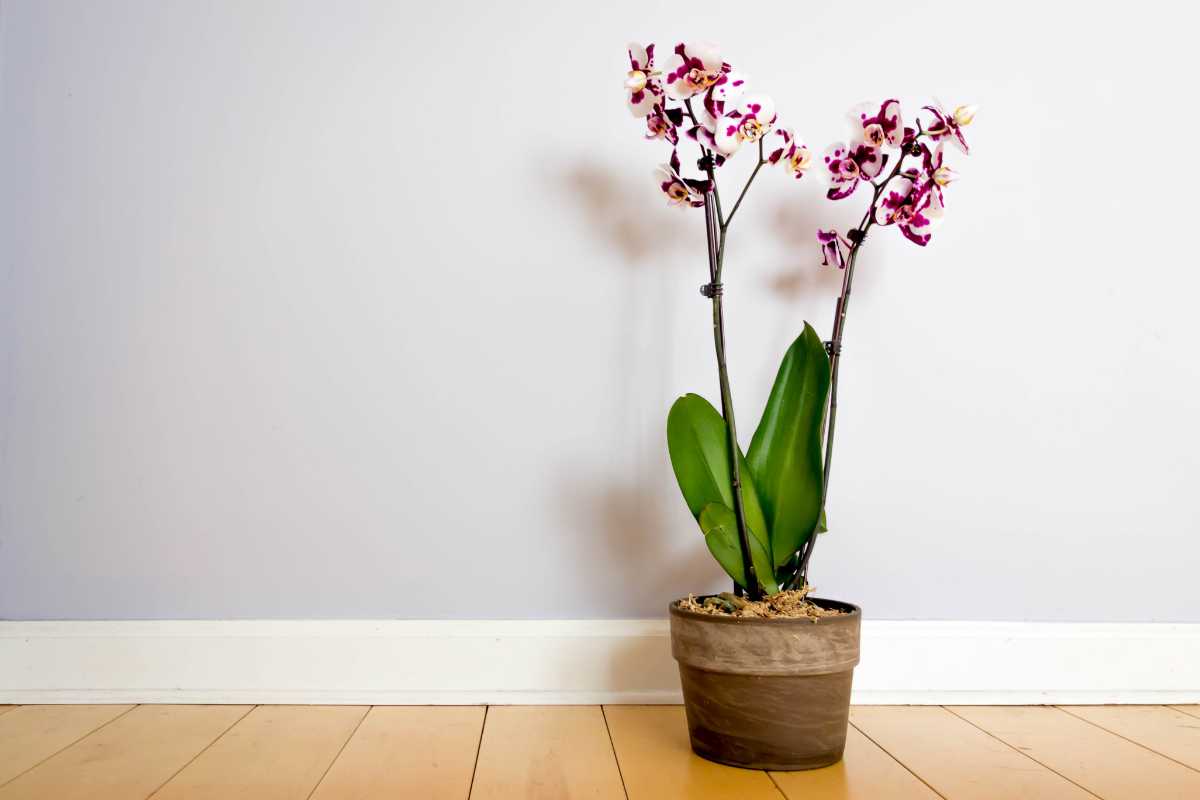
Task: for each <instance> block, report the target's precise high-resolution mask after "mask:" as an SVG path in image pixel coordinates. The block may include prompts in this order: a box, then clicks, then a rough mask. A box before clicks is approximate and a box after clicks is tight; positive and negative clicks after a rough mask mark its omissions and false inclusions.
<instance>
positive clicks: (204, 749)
mask: <svg viewBox="0 0 1200 800" xmlns="http://www.w3.org/2000/svg"><path fill="white" fill-rule="evenodd" d="M256 708H258V706H250V708H249V709H248V710H247V711H246V713H245V714H242V715H241V716H240V717H238V718H237V719H235V720H234V721H233V722H231V723H229V726H228V727H226V728H225V730H223V731H221V732H220V733H218V734H217V735H216V736H214V737H213V740H212V741H211V742H209V743H208V744H206V745H204V747H202V748H200V752H199V753H196V755H194V756H192V757H191V758H189V759H188V760H187V761H186V762H185V763H184V764H183V766H181V767H180V768H179V769H177V770H175V771H174V772H172V773H171V774H170V775H169V776H167V779H166V780H165V781H163V782H162V783H160V784H159V785H158V786H155V787H154V791H152V792H151V793H150V794H148V795H146V800H150V798H151V797H154V795H156V794H158V793H159V792H161V791H162V788H163V787H164V786H166V785H167V784H168V783H170V782H171V781H173V780H175V776H176V775H178V774H179V773H181V772H183V771H184V770H185V769H187V768H188V767H190V766H191V765H192V762H194V761H195V760H196V759H197V758H199V757H200V756H202V755H204V754H205V753H207V752H208V748H210V747H212V746H213V745H214V744H216V743H217V742H218V741H220V740H221V737H223V736H224V735H225V734H227V733H229V732H230V731H231V730H233V726H234V725H237V724H238V723H239V722H241V721H242V720H244V719H245V718H246V717H248V716H250V712H251V711H253V710H254V709H256Z"/></svg>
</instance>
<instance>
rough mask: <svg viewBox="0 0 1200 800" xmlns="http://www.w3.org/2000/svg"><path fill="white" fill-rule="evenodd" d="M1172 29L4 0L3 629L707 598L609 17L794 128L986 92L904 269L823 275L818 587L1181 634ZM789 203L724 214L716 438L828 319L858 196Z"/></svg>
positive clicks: (1197, 549) (981, 11)
mask: <svg viewBox="0 0 1200 800" xmlns="http://www.w3.org/2000/svg"><path fill="white" fill-rule="evenodd" d="M1172 5H1174V4H1168V3H1165V2H1162V3H1153V2H1152V3H1142V4H1139V5H1138V6H1137V7H1136V12H1137V14H1138V16H1137V17H1136V18H1129V17H1125V18H1122V17H1120V16H1117V15H1115V14H1109V13H1105V12H1103V10H1102V9H1099V8H1095V7H1093V8H1092V9H1091V10H1090V11H1089V13H1088V14H1087V16H1086V19H1085V18H1083V17H1081V16H1079V15H1077V14H1072V13H1067V12H1065V11H1064V12H1059V11H1057V10H1055V6H1054V5H1053V4H1048V3H1037V4H1033V3H1030V4H1028V5H1024V6H1021V5H1020V4H1018V5H1017V6H1010V7H1008V8H1006V10H1005V11H1004V12H1000V11H999V10H998V7H997V6H996V5H995V4H992V3H988V4H979V5H975V4H972V3H958V4H946V3H928V4H918V7H913V8H902V7H900V6H897V5H896V4H895V3H891V2H874V1H873V0H869V1H868V0H864V2H859V3H855V4H853V6H852V7H850V6H847V5H845V4H835V3H827V4H822V5H821V6H819V7H818V6H812V5H810V6H807V7H806V6H803V5H799V4H795V3H786V4H783V3H779V4H773V3H767V2H764V3H762V4H758V5H754V6H742V7H735V6H730V5H729V4H722V5H720V6H718V5H715V4H714V5H712V6H699V7H698V6H697V4H694V3H692V4H686V5H680V4H678V3H658V4H654V3H651V4H647V3H645V2H633V0H619V2H614V3H609V4H604V5H601V4H590V5H588V6H586V7H585V6H582V5H577V4H567V3H558V2H551V1H550V0H541V1H539V2H536V3H491V4H483V3H479V4H467V3H457V2H441V3H435V4H420V5H419V7H418V6H417V4H413V5H412V7H411V8H408V7H406V6H405V4H402V3H379V4H363V3H351V4H342V3H331V2H321V3H286V4H284V3H278V4H275V3H232V2H227V3H199V2H197V3H157V2H146V3H124V2H111V3H84V2H80V3H61V2H36V3H35V2H28V3H26V2H15V3H14V2H5V3H4V5H3V8H2V11H0V22H2V25H3V34H2V37H3V38H2V40H0V47H2V59H3V62H2V74H0V104H2V105H0V114H2V121H0V174H2V179H0V211H2V215H0V224H2V225H3V228H2V229H0V234H2V235H0V258H2V259H3V262H2V264H0V389H2V392H0V617H5V618H28V619H40V618H59V617H65V618H144V617H167V618H175V617H213V618H224V617H418V618H425V617H428V618H441V617H464V618H491V617H511V618H526V617H528V618H536V617H563V618H569V617H623V616H657V615H661V613H662V611H663V609H664V607H665V604H666V603H667V601H668V600H669V599H671V598H673V597H675V596H678V595H680V594H681V593H685V592H687V591H689V590H696V591H699V590H706V589H709V588H711V587H714V586H721V585H724V581H722V579H721V576H720V573H719V572H718V570H717V568H716V567H715V566H714V565H713V563H712V562H711V561H710V559H709V557H708V555H707V552H706V551H705V549H704V547H703V544H702V541H701V538H700V535H699V533H698V532H697V530H696V529H695V526H694V523H693V522H692V520H691V518H690V517H689V515H688V513H687V511H686V509H685V507H684V505H683V503H682V501H681V500H680V498H679V497H678V492H677V489H676V487H675V485H674V480H673V477H672V475H671V472H670V468H669V465H668V462H667V459H666V453H665V443H664V432H663V431H664V416H665V413H666V409H667V407H668V406H669V405H670V403H671V401H672V399H673V398H674V397H675V396H677V395H678V394H680V393H683V392H686V391H699V392H701V393H704V394H706V395H708V396H709V397H715V395H716V391H715V383H716V381H715V375H714V368H713V364H712V355H711V350H710V348H711V341H710V338H709V336H710V332H709V309H708V306H707V304H706V303H705V302H704V301H703V299H702V298H701V297H700V296H699V294H698V293H697V291H696V289H697V286H699V284H700V283H702V282H703V276H704V265H703V244H702V218H701V216H700V214H699V213H698V212H679V211H676V210H673V209H668V208H665V207H664V206H663V203H662V202H661V200H660V198H659V196H658V194H657V189H656V187H655V185H654V182H653V180H652V179H651V177H650V176H651V173H652V170H653V168H654V167H655V165H657V164H658V163H660V162H661V161H663V160H665V155H666V154H665V153H664V151H663V148H662V147H661V146H660V145H658V144H651V143H647V142H643V141H640V140H639V136H640V131H641V129H640V126H639V124H638V123H637V122H636V121H635V120H633V119H631V118H630V117H629V115H628V114H627V112H626V111H625V109H624V107H623V100H622V91H621V83H622V80H623V72H624V70H625V69H626V65H625V63H624V60H623V59H624V55H623V47H624V44H625V42H626V41H627V40H628V39H629V38H630V37H641V38H645V39H648V38H650V37H659V40H660V41H662V42H669V41H673V40H674V39H673V38H672V37H679V36H691V35H697V36H707V37H710V38H713V39H717V40H718V41H720V42H721V43H722V44H723V45H724V47H725V51H726V53H727V54H728V58H729V59H730V60H733V61H734V62H735V63H736V64H738V65H739V66H741V67H743V68H744V69H746V70H747V71H749V72H750V73H751V75H752V77H753V78H755V80H756V82H757V84H758V85H759V86H760V87H761V88H762V89H764V90H766V91H769V92H770V93H772V94H773V95H774V96H775V98H776V100H777V101H778V105H779V109H780V113H781V116H782V118H783V120H784V121H785V122H786V123H788V124H790V125H793V126H794V127H796V128H797V129H798V130H799V131H800V132H801V134H802V135H803V136H804V137H805V138H807V139H808V140H809V141H810V142H811V143H812V144H813V145H814V147H815V148H816V149H818V150H822V149H824V146H825V144H826V143H828V142H830V141H832V140H834V139H836V138H840V137H843V136H844V135H845V134H846V131H847V128H846V125H845V122H844V118H843V111H844V110H845V109H846V108H848V107H849V106H850V105H852V104H853V103H856V102H858V101H860V100H863V99H867V98H872V97H873V98H882V97H884V96H887V95H888V94H893V93H895V94H898V95H899V96H900V97H901V98H902V99H904V101H905V103H906V106H907V107H908V108H910V109H913V108H915V106H916V105H917V101H919V100H921V99H923V98H925V97H927V96H929V95H934V96H938V97H941V98H943V99H945V100H946V101H947V102H948V103H951V104H953V103H956V102H960V101H975V102H979V103H981V104H982V110H981V111H980V114H979V118H978V120H977V122H976V124H975V125H974V126H973V128H972V129H971V130H970V133H971V137H972V140H973V144H974V152H973V155H972V156H971V158H969V159H961V158H960V159H959V160H958V162H957V166H958V167H959V169H960V171H961V172H962V173H963V175H964V178H963V180H962V182H961V183H960V184H957V185H955V186H953V187H952V189H951V192H950V208H949V212H948V218H947V221H946V223H945V225H944V226H943V227H942V229H941V230H940V231H939V232H938V233H937V235H936V238H935V240H934V242H933V244H932V245H931V246H930V247H929V248H927V250H926V251H921V250H920V249H919V248H916V247H914V246H913V245H911V244H909V243H907V242H905V241H903V240H902V239H901V238H900V237H899V236H898V235H896V232H894V231H881V232H879V233H878V234H877V235H874V236H873V237H872V238H873V241H872V242H871V246H870V247H869V248H868V250H867V251H866V252H867V254H866V255H864V258H863V260H862V262H861V264H860V278H859V283H858V287H857V288H858V291H857V293H856V295H855V305H854V308H853V312H852V316H851V319H850V323H849V327H848V334H847V335H848V340H847V346H846V360H845V372H844V375H845V377H844V384H843V387H844V388H843V393H844V394H843V404H842V407H841V412H842V416H841V417H840V419H841V425H840V426H839V427H840V435H841V438H840V442H839V452H838V458H837V470H836V473H835V474H836V480H835V483H834V484H833V488H832V493H831V495H832V496H831V511H830V518H831V523H832V527H833V532H831V533H830V534H828V536H826V537H824V539H823V543H822V546H821V548H820V549H819V550H818V553H817V557H816V561H815V580H816V583H817V584H818V586H819V588H820V590H821V591H822V592H823V593H826V594H829V595H834V596H838V597H844V598H849V599H853V600H856V601H858V602H860V603H861V604H862V605H863V606H864V607H865V608H866V609H867V612H868V614H869V615H870V616H873V617H877V618H961V619H1027V618H1028V619H1045V620H1190V621H1200V600H1198V596H1197V594H1196V591H1195V585H1194V579H1195V575H1196V565H1197V562H1198V559H1200V515H1198V512H1197V504H1196V489H1195V484H1196V478H1197V477H1198V475H1200V468H1198V467H1200V464H1198V456H1197V451H1196V446H1197V443H1198V441H1200V436H1198V434H1200V424H1198V423H1197V410H1198V408H1200V403H1198V401H1197V389H1200V366H1198V363H1200V362H1198V361H1197V358H1196V345H1197V343H1198V341H1200V337H1197V334H1196V323H1195V316H1194V313H1195V312H1194V306H1195V302H1196V300H1195V298H1196V296H1197V292H1198V291H1200V277H1198V275H1200V273H1198V271H1197V268H1196V260H1195V256H1194V255H1193V254H1192V253H1191V249H1190V244H1189V239H1190V233H1191V228H1192V227H1194V226H1193V223H1192V218H1193V217H1194V214H1193V213H1192V210H1193V208H1194V206H1195V201H1196V186H1197V183H1196V178H1197V175H1196V172H1197V170H1196V168H1195V164H1196V157H1195V155H1194V153H1193V151H1194V150H1195V145H1196V142H1195V132H1196V131H1197V130H1200V119H1198V118H1197V116H1198V115H1197V104H1196V103H1195V102H1194V98H1193V97H1192V93H1191V91H1190V90H1189V89H1186V88H1185V87H1184V86H1183V76H1185V75H1188V74H1190V72H1191V69H1192V67H1194V64H1193V63H1192V59H1191V56H1190V53H1191V52H1192V47H1193V46H1192V45H1191V44H1190V43H1186V44H1185V42H1184V38H1183V37H1184V35H1185V32H1186V30H1187V28H1188V26H1187V25H1185V24H1184V22H1185V21H1184V20H1182V19H1178V18H1176V19H1168V18H1165V17H1164V14H1166V13H1167V11H1166V9H1168V8H1169V7H1170V6H1172ZM722 9H723V10H722ZM1124 11H1125V13H1127V14H1128V13H1129V12H1130V9H1129V8H1128V7H1125V8H1124ZM1170 13H1172V14H1176V13H1179V12H1170ZM908 37H911V38H908ZM749 158H750V156H748V155H747V156H743V157H741V158H740V161H741V163H740V164H739V163H736V162H735V164H734V165H732V166H731V167H730V168H729V174H728V177H727V179H726V180H727V181H728V180H729V178H733V177H735V176H737V175H739V174H745V172H746V171H747V170H748V168H749V166H750V164H749V163H747V162H748V160H749ZM726 191H727V192H728V191H730V189H727V190H726ZM820 195H821V188H820V186H819V184H818V182H817V180H816V179H807V180H805V181H803V182H801V183H799V184H797V183H795V182H793V181H790V180H787V179H785V177H784V176H783V175H782V174H779V173H773V172H772V173H768V174H766V175H764V176H762V177H761V178H760V186H759V187H758V188H757V189H756V190H755V191H754V192H753V193H752V194H751V196H750V198H749V199H748V200H747V204H746V206H745V208H744V209H743V212H742V216H741V217H740V219H739V220H738V222H737V224H736V226H735V229H734V230H733V232H732V239H731V244H730V254H729V261H730V266H729V268H728V278H727V287H728V305H729V310H728V319H729V325H730V334H729V337H730V359H731V364H732V378H733V386H734V390H735V395H736V398H737V401H738V408H739V410H740V411H741V414H742V419H743V423H742V428H743V431H744V433H745V436H746V437H748V436H749V433H750V432H751V431H752V430H753V421H754V420H755V419H757V416H758V413H759V411H760V409H761V407H762V403H763V400H764V398H765V395H766V392H767V390H768V388H769V383H770V380H771V378H772V377H773V374H774V370H775V366H776V364H777V361H778V358H779V356H780V355H781V354H782V351H783V350H784V348H785V347H786V345H787V344H788V342H789V341H790V339H791V337H792V336H793V335H794V334H795V333H796V332H797V331H798V329H799V326H800V325H801V324H802V321H803V320H805V319H810V320H813V322H814V323H815V324H817V326H818V328H819V330H821V331H822V332H827V331H828V325H829V320H830V317H831V313H832V302H833V297H834V295H835V293H836V285H837V280H838V276H837V275H835V274H833V273H832V272H831V271H829V270H824V271H823V270H821V269H820V268H818V266H817V264H818V261H819V257H818V255H817V251H816V247H815V245H814V243H813V240H812V233H811V231H812V230H813V228H814V226H815V225H817V224H821V225H830V224H834V223H837V224H843V225H844V224H847V223H849V222H850V221H851V220H852V219H855V218H856V217H857V215H858V214H859V213H861V210H860V205H859V203H860V202H861V199H856V200H854V201H847V204H841V205H833V204H830V203H826V202H824V201H823V200H821V199H820Z"/></svg>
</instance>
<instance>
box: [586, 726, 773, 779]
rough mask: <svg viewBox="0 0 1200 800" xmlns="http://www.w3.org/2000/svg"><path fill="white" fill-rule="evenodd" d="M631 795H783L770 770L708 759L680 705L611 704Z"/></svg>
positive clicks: (620, 758) (619, 757) (614, 734)
mask: <svg viewBox="0 0 1200 800" xmlns="http://www.w3.org/2000/svg"><path fill="white" fill-rule="evenodd" d="M604 714H605V716H606V717H607V718H608V729H609V732H610V733H611V734H612V742H613V747H614V748H615V749H616V753H617V763H618V764H619V765H620V768H621V777H622V778H624V781H625V791H626V792H627V793H628V795H629V800H685V799H686V800H718V799H719V798H738V800H781V797H782V795H781V794H780V792H779V790H778V789H777V788H776V787H775V785H774V784H773V783H772V782H771V779H770V778H769V777H767V774H766V773H765V772H759V771H757V770H745V769H737V768H735V767H726V766H722V765H721V764H714V763H713V762H711V761H705V760H704V759H703V758H700V757H699V756H697V755H696V754H694V753H693V752H692V749H691V746H690V745H689V743H688V728H687V719H686V718H685V716H684V713H683V708H681V707H680V706H605V707H604Z"/></svg>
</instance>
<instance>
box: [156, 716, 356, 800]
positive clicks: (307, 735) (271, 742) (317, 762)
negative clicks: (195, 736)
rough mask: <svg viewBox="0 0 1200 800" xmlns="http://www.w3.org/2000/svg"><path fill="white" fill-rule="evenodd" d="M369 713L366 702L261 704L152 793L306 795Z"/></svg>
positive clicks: (217, 797) (160, 799)
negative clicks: (346, 704)
mask: <svg viewBox="0 0 1200 800" xmlns="http://www.w3.org/2000/svg"><path fill="white" fill-rule="evenodd" d="M366 713H367V707H366V706H259V707H258V708H256V709H254V710H253V711H252V712H250V713H249V714H247V715H246V716H245V718H244V719H242V720H241V721H240V722H238V724H237V725H234V726H233V727H232V728H230V730H229V732H228V733H226V734H225V735H224V736H222V737H221V738H220V739H218V740H217V741H216V742H215V743H213V745H212V747H210V748H208V749H207V750H206V751H204V753H202V754H201V755H200V756H199V757H198V758H196V760H195V761H193V762H192V763H190V764H188V765H187V767H186V768H184V769H183V770H181V771H180V772H179V774H178V775H176V776H175V777H173V778H172V779H171V780H170V781H168V782H167V784H166V785H165V786H163V787H162V788H161V789H159V790H158V791H157V792H156V793H155V794H154V798H155V800H228V798H231V797H253V798H254V799H255V800H285V798H287V799H288V800H290V799H291V798H304V797H307V796H308V794H309V792H311V791H312V790H313V787H315V786H316V785H317V783H318V782H319V781H320V780H321V776H322V775H324V774H325V771H326V770H327V769H329V765H330V764H332V763H333V760H334V759H335V758H336V757H337V755H338V753H339V752H340V751H341V749H342V746H343V745H345V744H346V742H347V741H348V740H349V739H350V735H351V734H352V733H353V732H354V729H355V728H356V727H357V726H358V724H359V722H361V721H362V719H363V717H364V716H365V715H366Z"/></svg>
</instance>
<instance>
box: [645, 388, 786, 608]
mask: <svg viewBox="0 0 1200 800" xmlns="http://www.w3.org/2000/svg"><path fill="white" fill-rule="evenodd" d="M725 437H726V428H725V420H724V418H722V417H721V414H720V412H718V411H717V410H716V409H715V408H713V407H712V404H711V403H709V402H708V401H707V400H705V399H704V398H703V397H701V396H700V395H698V394H687V395H684V396H683V397H681V398H679V399H678V400H676V401H675V405H673V406H671V413H670V414H668V415H667V448H668V449H669V450H670V452H671V466H672V467H673V468H674V469H675V478H676V480H678V481H679V488H680V490H682V491H683V497H684V499H685V500H686V501H687V504H688V508H689V509H691V512H692V516H694V517H695V518H696V519H697V520H699V519H700V515H701V513H703V512H704V507H705V506H707V505H708V504H709V503H720V504H721V505H723V506H725V507H726V508H733V479H732V477H731V476H730V474H729V458H728V455H727V453H728V450H727V448H728V444H727V443H726V438H725ZM738 463H739V465H740V466H739V474H740V476H741V479H742V509H743V510H744V511H745V514H746V527H747V529H748V530H749V531H750V532H751V533H752V534H753V537H754V538H757V539H758V541H759V544H761V545H762V548H763V550H764V551H766V552H767V553H770V552H771V539H770V529H769V528H768V527H767V521H766V518H765V517H764V516H763V509H762V506H761V505H760V504H759V500H758V492H757V491H756V490H755V486H754V480H753V477H752V475H751V472H750V469H749V468H748V467H747V465H746V459H745V457H744V456H743V455H742V452H741V448H740V447H739V448H738ZM735 541H736V537H735ZM767 575H770V573H769V572H768V573H767ZM760 577H763V578H764V579H765V577H766V576H760ZM764 585H765V584H764Z"/></svg>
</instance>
